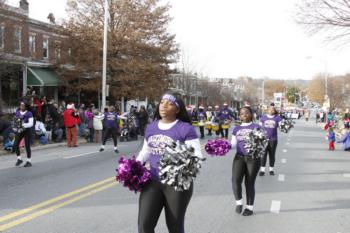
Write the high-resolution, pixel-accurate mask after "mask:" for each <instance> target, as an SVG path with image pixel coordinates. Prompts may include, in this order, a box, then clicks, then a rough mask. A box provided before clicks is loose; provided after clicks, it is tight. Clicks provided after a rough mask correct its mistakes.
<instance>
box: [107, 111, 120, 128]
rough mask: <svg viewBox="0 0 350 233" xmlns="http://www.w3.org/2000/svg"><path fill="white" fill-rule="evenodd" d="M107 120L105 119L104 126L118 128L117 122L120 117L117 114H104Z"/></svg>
mask: <svg viewBox="0 0 350 233" xmlns="http://www.w3.org/2000/svg"><path fill="white" fill-rule="evenodd" d="M104 115H105V118H104V124H105V127H106V128H114V129H115V128H118V125H117V120H118V115H117V113H115V112H106V113H104Z"/></svg>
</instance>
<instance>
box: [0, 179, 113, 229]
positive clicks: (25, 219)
mask: <svg viewBox="0 0 350 233" xmlns="http://www.w3.org/2000/svg"><path fill="white" fill-rule="evenodd" d="M115 185H117V182H113V183H110V184H107V185H104V186H102V187H99V188H97V189H94V190H91V191H89V192H87V193H85V194H82V195H80V196H77V197H74V198H72V199H69V200H67V201H65V202H62V203H60V204H56V205H53V206H51V207H48V208H45V209H42V210H39V211H37V212H35V213H33V214H30V215H28V216H25V217H23V218H20V219H17V220H15V221H12V222H9V223H6V224H4V225H0V231H5V230H8V229H10V228H12V227H15V226H17V225H19V224H22V223H25V222H28V221H31V220H33V219H35V218H37V217H40V216H42V215H45V214H48V213H50V212H52V211H54V210H57V209H59V208H61V207H63V206H66V205H69V204H71V203H73V202H76V201H79V200H81V199H83V198H86V197H88V196H91V195H93V194H95V193H98V192H101V191H103V190H105V189H108V188H110V187H112V186H115Z"/></svg>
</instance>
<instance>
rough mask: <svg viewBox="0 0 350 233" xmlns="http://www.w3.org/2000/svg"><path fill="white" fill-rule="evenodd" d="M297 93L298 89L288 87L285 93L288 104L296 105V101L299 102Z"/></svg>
mask: <svg viewBox="0 0 350 233" xmlns="http://www.w3.org/2000/svg"><path fill="white" fill-rule="evenodd" d="M299 93H300V89H299V88H298V87H295V86H291V87H289V88H288V90H287V93H286V98H287V100H288V102H290V103H298V101H299V100H300V96H299Z"/></svg>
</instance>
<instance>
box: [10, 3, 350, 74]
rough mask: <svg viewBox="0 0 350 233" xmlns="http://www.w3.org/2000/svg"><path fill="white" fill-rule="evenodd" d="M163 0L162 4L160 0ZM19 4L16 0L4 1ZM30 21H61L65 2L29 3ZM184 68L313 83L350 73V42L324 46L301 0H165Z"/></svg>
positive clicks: (204, 72) (64, 15)
mask: <svg viewBox="0 0 350 233" xmlns="http://www.w3.org/2000/svg"><path fill="white" fill-rule="evenodd" d="M165 1H166V0H165ZM8 2H9V3H10V4H11V5H14V6H18V2H19V0H8ZM28 2H29V15H30V17H31V18H35V19H38V20H42V21H45V22H47V21H48V20H47V16H48V14H49V13H50V12H52V13H54V15H55V17H56V19H59V18H64V17H66V14H65V5H66V0H28ZM168 2H169V3H170V4H171V5H172V8H171V10H170V15H171V17H172V18H173V20H172V22H171V24H170V28H169V30H170V31H171V32H172V33H175V34H176V41H177V43H179V46H180V49H181V56H182V59H183V61H184V62H179V64H178V65H177V66H178V67H179V68H182V67H183V65H182V64H185V67H186V70H189V71H194V72H197V73H199V74H202V75H204V76H208V77H214V78H237V77H239V76H250V77H253V78H266V77H268V78H272V79H312V77H313V76H314V75H316V74H318V73H324V72H327V73H329V74H330V75H342V74H345V73H350V62H348V61H350V43H349V44H348V45H347V46H343V47H340V48H339V47H338V46H337V44H325V43H324V42H323V38H322V37H320V36H315V37H309V36H307V35H306V33H305V32H304V31H303V29H302V28H301V27H300V26H299V25H297V24H296V23H295V21H294V19H293V13H294V11H295V7H294V6H295V4H296V3H298V2H300V0H283V1H282V0H264V1H262V0H215V1H214V0H168Z"/></svg>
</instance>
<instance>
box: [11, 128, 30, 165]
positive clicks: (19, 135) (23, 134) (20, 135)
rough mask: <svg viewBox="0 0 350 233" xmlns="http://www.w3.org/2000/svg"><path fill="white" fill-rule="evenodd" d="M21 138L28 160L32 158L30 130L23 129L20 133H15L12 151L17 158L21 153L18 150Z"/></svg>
mask: <svg viewBox="0 0 350 233" xmlns="http://www.w3.org/2000/svg"><path fill="white" fill-rule="evenodd" d="M22 138H24V144H25V147H26V152H27V158H28V159H30V158H31V157H32V151H31V150H30V140H31V138H32V137H31V128H29V129H25V130H24V131H23V132H21V133H16V135H15V142H14V144H13V149H14V151H15V152H16V155H17V156H20V155H21V151H20V149H19V144H20V142H21V140H22Z"/></svg>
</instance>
